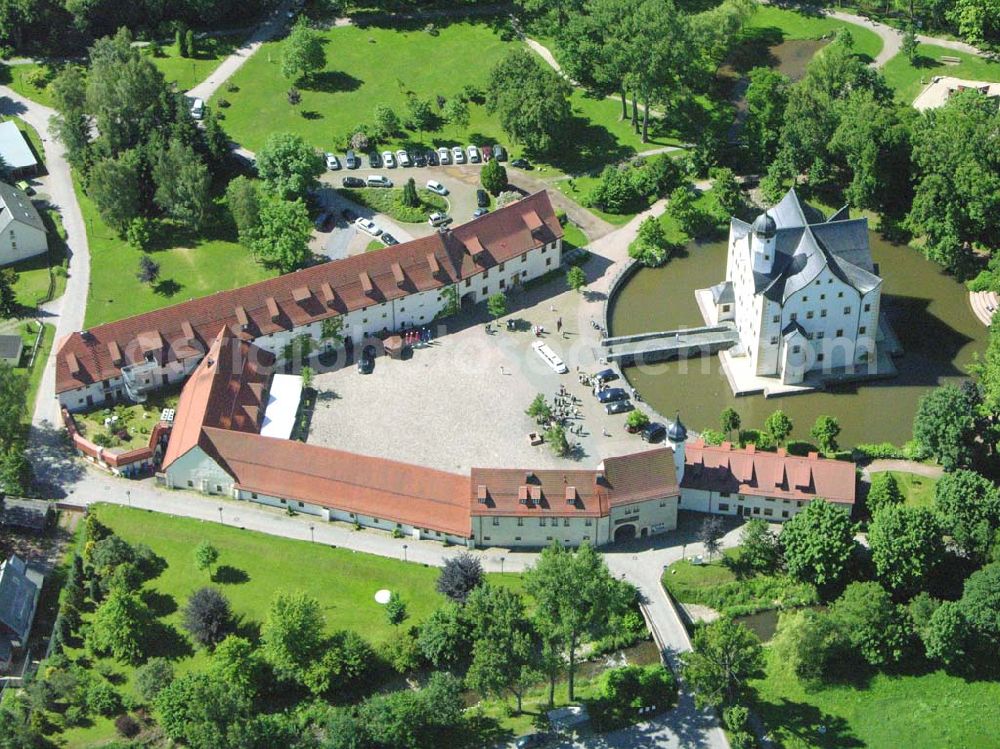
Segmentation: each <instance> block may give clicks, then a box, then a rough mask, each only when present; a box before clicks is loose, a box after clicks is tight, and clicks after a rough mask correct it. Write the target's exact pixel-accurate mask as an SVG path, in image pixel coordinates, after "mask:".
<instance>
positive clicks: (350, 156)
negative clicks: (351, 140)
mask: <svg viewBox="0 0 1000 749" xmlns="http://www.w3.org/2000/svg"><path fill="white" fill-rule="evenodd" d="M344 166H346V167H347V168H348V169H357V168H358V167H360V166H361V159H359V158H358V157H357V156H355V155H354V151H348V152H347V155H346V157H345V158H344Z"/></svg>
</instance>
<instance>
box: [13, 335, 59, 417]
mask: <svg viewBox="0 0 1000 749" xmlns="http://www.w3.org/2000/svg"><path fill="white" fill-rule="evenodd" d="M27 325H30V327H31V331H30V332H29V331H27V330H25V331H24V332H22V338H23V339H24V352H25V353H24V355H25V359H24V360H23V362H24V363H27V361H28V360H27V357H28V356H30V355H31V347H32V346H33V345H34V344H35V337H36V335H37V333H38V328H37V327H36V326H35V324H34V323H30V324H29V323H24V324H22V327H24V326H27ZM43 325H44V327H45V332H44V333H43V334H42V343H41V344H40V345H39V347H38V354H37V355H36V356H35V362H34V365H33V366H32V367H31V369H27V368H24V367H22V368H18V369H15V370H14V371H15V372H17V373H19V374H24V375H27V376H28V395H27V398H26V399H25V402H26V405H27V412H26V413H25V415H24V422H25V423H28V422H30V421H31V416H32V414H34V412H35V400H37V398H38V386H39V385H41V382H42V373H43V372H44V371H45V362H46V361H48V358H49V352H50V351H52V341H53V339H54V338H55V335H56V328H55V326H54V325H45V324H44V323H43Z"/></svg>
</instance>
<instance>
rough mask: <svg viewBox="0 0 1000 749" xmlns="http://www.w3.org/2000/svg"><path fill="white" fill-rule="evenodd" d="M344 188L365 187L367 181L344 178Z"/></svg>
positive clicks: (359, 178)
mask: <svg viewBox="0 0 1000 749" xmlns="http://www.w3.org/2000/svg"><path fill="white" fill-rule="evenodd" d="M340 181H341V183H342V184H343V185H344V187H364V186H365V181H364V180H363V179H361V177H344V178H343V179H342V180H340Z"/></svg>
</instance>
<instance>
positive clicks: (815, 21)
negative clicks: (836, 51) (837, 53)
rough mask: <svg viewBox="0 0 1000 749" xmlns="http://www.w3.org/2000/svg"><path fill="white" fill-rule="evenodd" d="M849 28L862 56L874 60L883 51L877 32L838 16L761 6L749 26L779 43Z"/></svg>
mask: <svg viewBox="0 0 1000 749" xmlns="http://www.w3.org/2000/svg"><path fill="white" fill-rule="evenodd" d="M842 28H846V29H848V30H849V31H850V32H851V35H852V36H853V37H854V49H855V51H856V52H857V53H858V54H859V55H861V56H862V57H865V58H868V59H869V60H874V59H875V57H876V56H877V55H878V53H879V52H881V51H882V39H881V38H880V37H879V35H878V34H876V33H875V32H874V31H870V30H869V29H866V28H864V27H862V26H858V25H856V24H853V23H847V22H846V21H839V20H837V19H836V18H826V17H823V16H817V15H807V14H805V13H800V12H798V11H794V10H783V9H782V8H776V7H774V6H766V5H765V6H760V7H758V8H757V12H756V13H754V15H753V18H751V19H750V23H749V29H750V31H751V33H753V31H754V30H758V29H759V30H762V31H764V32H765V33H767V34H768V35H769V36H771V35H773V36H774V37H776V39H775V41H776V42H782V41H788V40H790V39H820V38H822V37H825V36H832V35H833V34H835V33H836V32H837V31H838V30H839V29H842Z"/></svg>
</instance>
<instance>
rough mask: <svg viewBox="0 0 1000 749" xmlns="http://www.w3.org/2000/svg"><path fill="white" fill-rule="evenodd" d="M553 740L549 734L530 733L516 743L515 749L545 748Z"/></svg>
mask: <svg viewBox="0 0 1000 749" xmlns="http://www.w3.org/2000/svg"><path fill="white" fill-rule="evenodd" d="M551 738H552V737H551V736H550V735H549V734H547V733H529V734H528V735H527V736H522V737H521V738H519V739H518V740H517V741H515V742H514V749H536V747H540V746H545V745H546V744H547V743H549V740H550V739H551Z"/></svg>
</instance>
